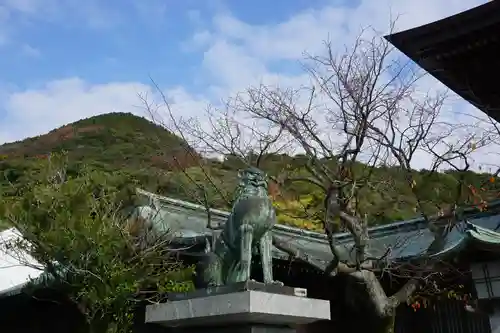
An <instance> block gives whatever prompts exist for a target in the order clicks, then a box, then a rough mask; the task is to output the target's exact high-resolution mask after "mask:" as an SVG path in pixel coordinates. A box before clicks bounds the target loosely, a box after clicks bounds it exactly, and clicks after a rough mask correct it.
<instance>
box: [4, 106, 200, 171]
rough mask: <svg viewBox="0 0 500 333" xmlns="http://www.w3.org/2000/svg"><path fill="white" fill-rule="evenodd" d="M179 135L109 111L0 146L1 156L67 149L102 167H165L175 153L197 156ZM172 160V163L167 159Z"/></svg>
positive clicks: (179, 156)
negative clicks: (189, 152)
mask: <svg viewBox="0 0 500 333" xmlns="http://www.w3.org/2000/svg"><path fill="white" fill-rule="evenodd" d="M187 148H188V145H187V143H185V142H184V141H183V140H182V139H180V138H179V137H177V136H175V135H173V134H172V133H170V132H169V131H167V130H165V129H164V128H162V127H160V126H158V125H156V124H154V123H152V122H150V121H149V120H147V119H145V118H142V117H138V116H135V115H133V114H130V113H108V114H104V115H99V116H95V117H91V118H88V119H83V120H80V121H77V122H75V123H72V124H68V125H65V126H62V127H60V128H57V129H55V130H52V131H50V132H49V133H47V134H44V135H41V136H37V137H33V138H28V139H25V140H22V141H18V142H14V143H8V144H5V145H2V146H0V156H2V158H3V159H18V158H24V159H29V158H43V157H44V156H46V155H48V154H49V153H50V152H55V151H62V150H64V151H67V152H68V154H69V157H70V160H73V161H85V162H90V163H97V164H99V163H100V164H102V166H103V167H106V168H108V169H111V170H112V169H114V168H118V167H123V166H124V167H129V168H130V167H131V168H135V167H139V166H153V167H159V168H166V167H167V166H168V165H169V163H168V162H172V161H168V160H166V159H172V158H173V157H174V156H175V157H176V158H177V160H178V161H180V162H182V163H187V164H190V163H191V162H195V161H187V160H186V159H188V160H189V159H192V158H193V157H194V156H197V154H196V153H194V152H193V151H192V150H190V151H191V152H192V153H193V154H188V153H187V152H188V149H187ZM170 164H171V163H170Z"/></svg>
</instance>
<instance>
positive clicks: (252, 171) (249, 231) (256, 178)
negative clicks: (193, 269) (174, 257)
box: [202, 168, 282, 287]
mask: <svg viewBox="0 0 500 333" xmlns="http://www.w3.org/2000/svg"><path fill="white" fill-rule="evenodd" d="M239 178H240V184H239V185H238V188H237V189H236V193H235V201H234V204H233V207H232V210H231V215H230V216H229V218H228V220H227V222H226V224H225V225H224V227H223V229H222V232H221V234H220V236H219V237H218V238H217V240H216V241H215V245H214V248H213V249H212V251H211V252H209V260H208V261H207V262H205V263H204V264H203V266H204V267H202V280H203V284H204V285H205V286H208V287H212V286H221V285H228V284H231V283H237V282H245V281H249V280H250V271H251V264H252V254H253V253H254V249H258V252H259V253H260V257H261V263H262V270H263V277H264V281H263V282H264V283H273V284H279V285H282V283H281V282H278V281H274V280H273V267H272V255H271V250H272V229H273V227H274V225H275V224H276V211H275V209H274V207H273V205H272V202H271V199H270V198H269V195H268V182H267V176H266V174H264V173H263V172H262V171H261V170H259V169H257V168H249V169H246V170H244V171H242V172H240V174H239Z"/></svg>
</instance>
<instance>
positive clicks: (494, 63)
mask: <svg viewBox="0 0 500 333" xmlns="http://www.w3.org/2000/svg"><path fill="white" fill-rule="evenodd" d="M499 33H500V1H489V2H487V3H485V4H483V5H481V6H478V7H475V8H472V9H470V10H467V11H464V12H462V13H459V14H456V15H453V16H450V17H447V18H445V19H442V20H439V21H436V22H433V23H430V24H426V25H423V26H420V27H417V28H413V29H409V30H406V31H402V32H398V33H394V34H392V35H389V36H386V37H385V38H386V39H387V40H388V41H389V42H390V43H392V44H393V45H394V46H395V47H396V48H398V49H399V50H400V51H401V52H403V53H404V54H406V55H407V56H408V57H409V58H410V59H412V60H413V61H415V62H416V63H417V64H418V65H419V66H420V67H422V68H423V69H424V70H426V71H427V72H429V73H430V74H431V75H432V76H434V77H435V78H436V79H438V80H439V81H441V82H442V83H443V84H444V85H446V86H447V87H448V88H450V89H451V90H452V91H454V92H455V93H457V94H458V95H460V96H461V97H462V98H464V99H465V100H467V101H469V102H470V103H472V104H473V105H474V106H476V107H477V108H479V109H480V110H481V111H483V112H485V113H488V114H490V115H491V116H492V117H493V118H495V119H496V120H499V119H500V95H499V94H498V87H497V86H496V84H495V82H496V80H497V79H498V77H499V74H500V61H498V58H497V54H498V51H499V50H500V34H499Z"/></svg>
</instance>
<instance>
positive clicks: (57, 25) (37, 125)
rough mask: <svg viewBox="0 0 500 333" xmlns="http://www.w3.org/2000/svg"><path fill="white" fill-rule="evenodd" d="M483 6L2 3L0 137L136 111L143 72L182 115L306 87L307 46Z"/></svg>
mask: <svg viewBox="0 0 500 333" xmlns="http://www.w3.org/2000/svg"><path fill="white" fill-rule="evenodd" d="M483 2H484V0H441V1H434V0H432V1H431V0H421V1H414V0H357V1H347V0H346V1H343V0H274V1H263V0H253V1H243V0H183V1H180V0H86V1H77V0H0V143H2V142H8V141H13V140H19V139H22V138H25V137H28V136H33V135H38V134H43V133H45V132H47V131H49V130H51V129H53V128H54V127H58V126H62V125H64V124H67V123H69V122H72V121H76V120H78V119H81V118H82V117H88V116H92V115H95V114H100V113H105V112H112V111H126V112H135V113H137V114H141V112H143V111H141V110H140V108H138V107H137V106H138V105H139V104H140V101H139V100H138V98H137V94H138V93H142V92H147V93H152V88H151V85H150V81H149V76H151V77H152V78H153V79H154V80H155V81H156V82H157V83H158V84H159V85H160V86H161V87H162V89H164V91H165V93H166V94H167V96H168V98H169V100H170V102H171V103H172V105H173V106H174V109H175V111H176V112H177V113H178V114H182V115H191V116H196V115H198V114H200V115H201V114H202V111H203V109H204V108H205V107H206V105H207V104H209V103H211V104H214V103H215V104H217V103H218V102H219V101H220V100H221V99H223V98H227V97H229V96H232V95H234V94H235V93H236V92H238V91H241V90H242V89H245V88H246V87H248V86H251V85H254V84H258V83H260V82H264V83H272V84H282V85H292V86H298V85H300V84H302V83H304V82H305V81H304V80H306V78H305V76H304V73H303V72H301V71H300V69H301V67H300V66H299V61H301V60H302V59H303V52H304V51H307V52H311V53H319V52H321V50H322V47H323V44H322V43H323V41H324V40H325V39H327V38H330V39H331V40H332V41H333V42H334V45H338V47H339V50H340V48H341V47H343V46H344V45H346V44H347V45H348V44H349V43H352V41H353V40H354V37H355V36H356V34H357V33H358V32H359V30H360V28H361V27H363V26H367V25H370V26H373V27H375V28H377V29H378V30H380V31H385V30H386V28H387V27H388V24H389V21H390V17H391V14H392V16H395V15H400V19H399V20H398V25H397V30H402V29H405V28H410V27H414V26H418V25H421V24H425V23H428V22H431V21H434V20H437V19H440V18H442V17H445V16H448V15H452V14H455V13H457V12H460V11H463V10H465V9H468V8H471V7H474V6H476V5H478V4H481V3H483ZM426 84H428V85H429V87H430V88H433V87H436V89H438V88H442V87H440V86H439V84H437V83H436V82H434V81H429V82H427V83H426ZM462 107H464V108H467V107H468V106H466V105H465V104H463V105H462ZM142 114H144V113H142Z"/></svg>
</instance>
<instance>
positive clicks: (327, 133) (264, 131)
mask: <svg viewBox="0 0 500 333" xmlns="http://www.w3.org/2000/svg"><path fill="white" fill-rule="evenodd" d="M367 36H368V37H367ZM324 51H325V52H324V53H323V54H320V55H307V56H306V59H305V62H304V68H305V70H306V72H307V73H308V74H309V79H310V81H309V82H305V85H303V86H301V87H276V86H269V85H260V86H258V87H251V88H249V89H248V90H247V91H245V92H244V93H241V94H239V95H237V96H235V97H233V98H231V99H229V100H228V101H227V103H226V104H225V105H224V107H223V108H220V109H217V108H209V109H208V111H207V113H206V117H203V118H201V117H199V118H197V119H194V118H190V119H183V118H182V117H176V116H175V115H174V114H173V113H172V112H171V110H170V108H168V110H167V111H168V115H169V122H168V124H166V125H165V124H164V125H165V126H166V127H167V128H169V129H170V130H172V131H173V132H175V133H178V134H179V133H180V134H182V136H183V137H184V138H185V139H186V140H187V141H188V142H190V144H191V145H192V146H193V147H197V148H198V149H202V150H203V151H205V152H206V153H210V155H219V156H232V157H238V158H240V160H241V161H242V163H246V164H253V165H257V166H258V165H259V163H260V162H261V160H262V157H263V156H265V155H266V154H277V153H286V154H289V155H293V154H301V155H302V156H303V157H304V159H305V161H306V163H305V165H304V168H305V169H306V172H305V173H304V172H302V173H296V172H290V171H289V170H283V172H282V173H281V174H280V175H277V176H276V177H274V180H275V181H276V182H278V183H279V184H281V185H285V184H287V183H290V182H307V183H310V184H313V185H314V186H316V187H317V188H319V189H321V190H322V191H323V194H324V216H323V218H322V222H323V228H324V231H325V233H326V235H327V238H328V240H329V247H330V250H331V253H332V260H331V262H328V263H325V262H322V261H320V260H318V259H317V258H314V257H312V256H311V255H310V254H307V253H303V252H301V251H299V250H298V249H296V248H294V247H293V246H292V245H290V244H288V243H286V242H283V241H282V240H280V239H278V238H275V239H274V240H273V241H274V245H275V246H276V247H277V248H279V249H280V250H282V251H284V252H285V253H288V254H290V255H291V256H293V257H295V258H297V259H299V260H302V261H304V262H307V263H309V264H310V265H312V266H314V267H316V268H319V269H321V270H323V271H324V272H325V274H329V275H332V276H333V275H337V274H344V275H348V276H350V277H351V278H352V279H354V280H355V281H358V282H360V283H361V284H362V285H364V286H365V288H366V292H367V295H368V301H369V303H370V304H371V306H372V308H373V309H374V311H375V313H376V315H377V316H378V317H379V318H381V319H392V318H393V317H394V314H395V309H396V308H397V307H398V306H399V305H400V304H401V303H403V302H406V301H407V300H408V299H409V297H410V296H411V295H412V294H414V293H415V292H416V291H417V290H418V289H419V288H421V287H422V286H424V285H426V283H427V282H429V281H430V280H432V277H433V272H434V271H435V270H436V269H438V267H437V265H439V269H443V268H442V267H443V265H442V264H441V263H439V262H437V260H435V259H433V258H434V255H435V254H437V253H439V252H440V251H442V250H443V248H444V244H445V238H446V236H447V234H448V233H449V232H450V231H451V230H452V229H453V228H454V227H455V226H456V224H457V223H458V222H459V221H461V220H462V219H463V217H462V216H461V211H460V209H459V207H460V205H461V204H462V203H463V202H464V196H466V195H467V191H468V188H467V186H466V184H465V181H463V180H462V179H457V180H456V190H455V191H456V192H455V195H454V200H453V201H452V202H449V203H447V205H445V206H439V207H431V208H429V205H428V204H427V203H426V202H425V200H424V199H423V198H422V197H421V193H420V191H419V184H418V183H417V180H416V179H415V177H414V175H415V171H414V170H413V165H414V163H415V161H416V160H418V159H422V158H427V159H428V160H429V163H428V167H427V172H426V175H427V176H429V177H430V176H432V175H434V174H436V173H438V172H439V171H442V170H443V169H453V170H456V171H461V172H465V171H468V170H469V169H470V167H471V161H470V158H471V157H470V156H471V153H472V152H473V151H475V150H478V149H481V148H482V147H484V146H486V145H488V144H489V143H490V142H491V140H492V136H491V132H490V131H486V130H484V129H480V128H479V127H478V126H477V124H473V123H470V124H454V123H453V122H451V121H449V119H448V118H447V117H446V114H445V113H446V112H445V111H444V108H445V106H446V103H445V102H446V97H447V95H446V94H445V93H442V92H437V93H429V92H426V93H422V91H420V90H419V89H418V87H419V86H418V84H417V82H418V81H419V80H420V79H421V77H422V74H421V73H420V72H419V71H417V70H415V68H414V66H412V65H411V64H410V63H409V62H407V61H402V60H401V59H400V57H398V56H397V55H395V54H394V52H393V49H392V48H391V47H390V45H389V44H388V43H387V42H386V41H385V40H383V39H382V38H380V37H379V36H378V35H377V34H373V33H372V31H363V33H362V34H360V36H359V37H358V38H357V39H356V41H355V43H354V44H353V46H351V47H349V48H346V49H345V50H344V51H343V52H340V53H338V54H337V53H335V47H334V46H333V45H332V43H331V42H326V43H325V48H324ZM163 102H165V104H166V105H167V106H168V104H169V103H168V101H167V100H166V99H164V100H163ZM149 109H151V108H149ZM255 156H257V158H254V157H255ZM381 166H383V167H386V168H391V169H392V170H394V173H395V174H397V176H398V177H401V178H402V179H404V184H405V186H406V188H407V190H408V192H409V193H411V194H412V200H411V202H409V203H407V204H412V205H414V210H415V212H416V213H417V214H419V215H421V216H422V218H424V219H425V221H426V223H427V225H428V228H429V230H431V231H432V234H433V235H434V241H433V242H432V243H431V244H430V246H429V247H428V248H427V249H426V250H425V251H424V252H423V253H421V255H420V256H419V258H418V259H417V260H413V261H412V262H411V265H410V263H406V264H404V265H403V264H401V263H395V262H391V261H390V260H388V257H389V255H390V252H391V251H393V250H394V249H391V248H387V249H386V251H385V253H384V254H383V255H382V256H378V257H374V256H373V255H372V254H371V251H370V248H369V240H370V236H369V232H368V223H369V218H368V216H367V212H366V209H364V208H363V207H362V202H361V200H360V195H361V194H362V193H363V192H366V191H372V192H375V193H380V195H384V193H388V192H392V193H394V191H398V188H397V187H396V184H395V183H396V182H397V181H396V180H394V179H390V178H389V179H381V178H380V177H375V176H374V173H375V172H376V170H377V167H381ZM336 220H340V221H341V223H342V225H343V227H344V228H345V229H346V230H347V231H348V232H350V233H351V235H352V237H353V239H354V246H353V250H354V252H355V255H354V257H353V258H352V260H346V259H345V258H343V257H342V255H341V252H342V249H341V246H340V244H337V242H336V238H335V235H334V233H335V228H334V222H335V221H336ZM410 241H411V240H410ZM408 265H410V266H411V267H408ZM384 272H392V273H394V274H396V272H399V273H398V274H400V276H402V277H403V278H405V279H406V281H407V282H406V283H405V284H404V285H403V286H402V287H401V288H400V290H398V291H397V292H396V293H394V294H392V295H387V294H386V292H385V291H384V289H383V287H382V285H381V283H380V281H379V274H381V273H384Z"/></svg>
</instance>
